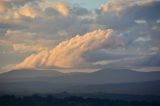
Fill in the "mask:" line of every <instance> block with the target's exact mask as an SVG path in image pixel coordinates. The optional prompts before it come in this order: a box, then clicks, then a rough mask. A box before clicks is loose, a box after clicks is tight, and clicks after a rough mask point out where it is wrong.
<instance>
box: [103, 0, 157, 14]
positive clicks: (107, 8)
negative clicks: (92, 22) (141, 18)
mask: <svg viewBox="0 0 160 106" xmlns="http://www.w3.org/2000/svg"><path fill="white" fill-rule="evenodd" d="M153 1H154V0H132V1H131V0H126V1H124V0H110V1H108V2H106V3H105V4H102V5H101V7H100V10H101V11H102V12H117V13H119V12H122V11H123V10H124V9H127V8H129V7H134V6H144V5H148V4H151V3H152V2H153Z"/></svg>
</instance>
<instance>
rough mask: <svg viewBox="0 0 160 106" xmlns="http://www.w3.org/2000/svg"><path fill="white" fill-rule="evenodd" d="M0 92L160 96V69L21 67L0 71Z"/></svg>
mask: <svg viewBox="0 0 160 106" xmlns="http://www.w3.org/2000/svg"><path fill="white" fill-rule="evenodd" d="M0 85H1V87H0V93H1V94H5V93H19V94H22V93H25V94H27V93H28V94H29V93H55V92H64V91H67V92H74V93H87V92H90V93H91V92H105V93H122V94H149V95H160V92H159V91H160V90H159V89H160V72H158V71H153V72H138V71H134V70H129V69H111V68H106V69H101V70H99V71H96V72H90V73H89V72H88V73H85V72H72V73H62V72H59V71H55V70H36V69H19V70H13V71H10V72H6V73H3V74H0Z"/></svg>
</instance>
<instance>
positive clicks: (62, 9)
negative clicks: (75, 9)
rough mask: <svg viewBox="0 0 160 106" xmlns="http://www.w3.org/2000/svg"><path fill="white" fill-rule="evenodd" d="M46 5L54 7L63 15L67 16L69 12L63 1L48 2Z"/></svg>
mask: <svg viewBox="0 0 160 106" xmlns="http://www.w3.org/2000/svg"><path fill="white" fill-rule="evenodd" d="M48 7H49V8H53V9H55V10H56V11H58V12H59V13H60V14H62V15H63V16H67V15H68V14H69V7H68V5H67V4H65V3H62V2H56V3H49V4H48Z"/></svg>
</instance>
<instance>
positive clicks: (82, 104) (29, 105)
mask: <svg viewBox="0 0 160 106" xmlns="http://www.w3.org/2000/svg"><path fill="white" fill-rule="evenodd" d="M0 106H160V102H158V101H157V102H156V101H138V100H136V101H135V100H129V101H128V100H115V99H108V98H93V97H83V96H66V97H55V96H53V95H47V96H46V95H45V96H44V95H43V96H39V95H32V96H11V95H4V96H0Z"/></svg>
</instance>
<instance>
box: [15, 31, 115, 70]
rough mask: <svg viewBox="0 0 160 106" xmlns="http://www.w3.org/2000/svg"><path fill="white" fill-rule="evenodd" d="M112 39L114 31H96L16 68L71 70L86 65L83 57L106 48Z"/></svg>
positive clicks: (27, 60) (33, 55)
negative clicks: (58, 68) (59, 68)
mask: <svg viewBox="0 0 160 106" xmlns="http://www.w3.org/2000/svg"><path fill="white" fill-rule="evenodd" d="M111 37H112V30H111V29H108V30H95V31H93V32H89V33H86V34H84V35H83V36H80V35H77V36H75V37H73V38H71V39H69V40H65V41H63V42H61V43H59V44H58V45H57V46H56V47H55V48H53V49H51V50H49V51H47V50H44V51H41V52H39V53H38V54H32V55H31V56H29V57H27V58H26V59H25V60H24V61H22V62H21V63H19V64H17V65H16V68H37V67H43V68H53V67H62V68H71V67H79V66H83V65H85V64H86V63H85V58H83V55H85V53H87V52H91V51H94V50H97V49H102V48H105V46H104V45H107V44H108V40H110V38H111Z"/></svg>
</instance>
